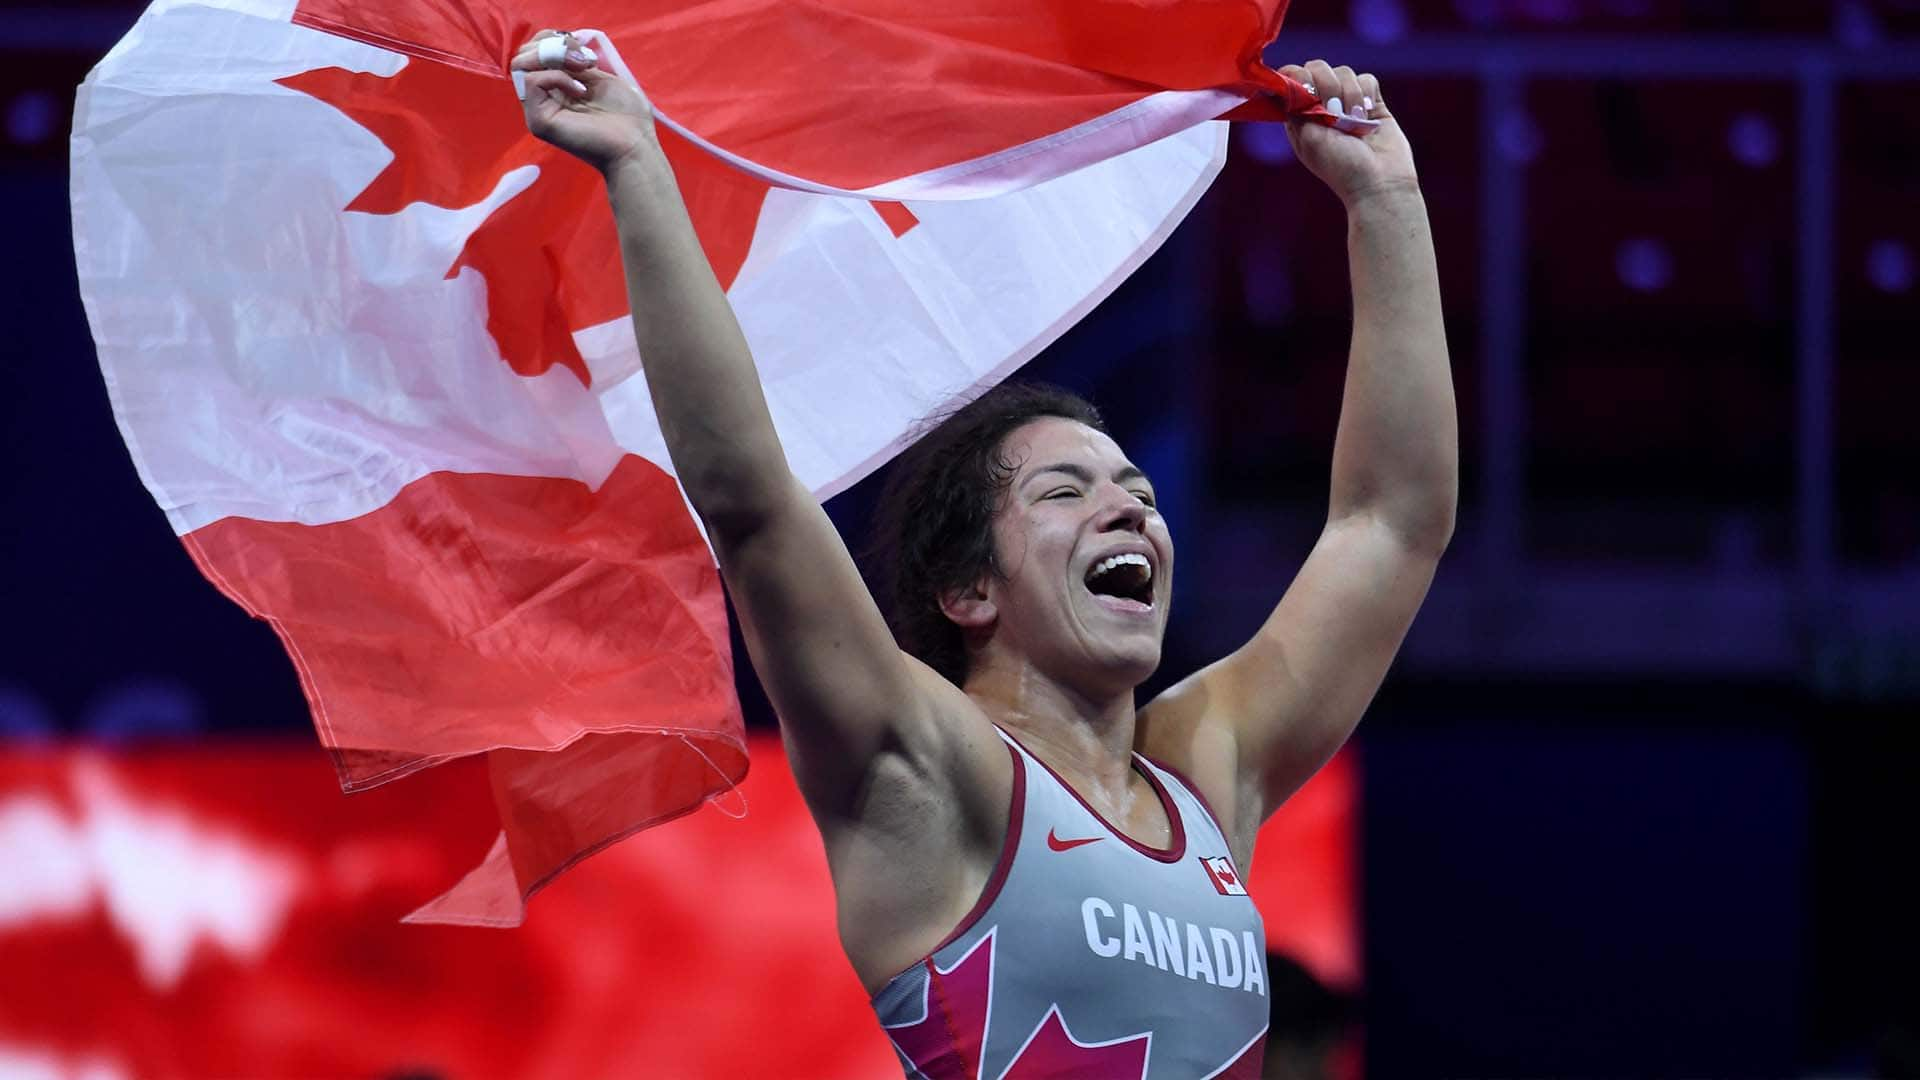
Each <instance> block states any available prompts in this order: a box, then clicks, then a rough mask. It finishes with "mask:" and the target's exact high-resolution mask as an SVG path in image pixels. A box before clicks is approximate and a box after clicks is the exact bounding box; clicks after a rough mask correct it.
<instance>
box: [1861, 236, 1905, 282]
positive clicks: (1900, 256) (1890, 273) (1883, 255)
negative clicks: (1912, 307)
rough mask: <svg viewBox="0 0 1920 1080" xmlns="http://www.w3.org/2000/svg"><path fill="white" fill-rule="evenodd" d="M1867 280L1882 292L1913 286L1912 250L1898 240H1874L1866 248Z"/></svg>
mask: <svg viewBox="0 0 1920 1080" xmlns="http://www.w3.org/2000/svg"><path fill="white" fill-rule="evenodd" d="M1867 280H1868V281H1871V282H1873V287H1874V288H1876V289H1879V290H1880V291H1881V292H1884V293H1903V292H1906V291H1908V290H1909V289H1912V288H1913V252H1912V250H1910V249H1909V248H1908V247H1907V245H1905V244H1903V243H1901V242H1900V241H1898V240H1876V241H1874V242H1873V246H1872V247H1870V248H1868V249H1867Z"/></svg>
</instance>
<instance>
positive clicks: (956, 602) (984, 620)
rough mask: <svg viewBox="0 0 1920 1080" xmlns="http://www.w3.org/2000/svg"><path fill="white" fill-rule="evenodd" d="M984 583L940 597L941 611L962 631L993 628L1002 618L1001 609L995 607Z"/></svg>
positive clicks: (977, 583)
mask: <svg viewBox="0 0 1920 1080" xmlns="http://www.w3.org/2000/svg"><path fill="white" fill-rule="evenodd" d="M984 584H985V583H984V582H976V583H975V584H973V585H969V586H967V587H966V588H964V589H954V590H952V591H950V592H947V593H943V594H942V595H941V597H940V611H941V612H942V613H943V614H945V615H946V617H947V618H949V619H952V620H953V623H954V625H955V626H958V627H959V628H960V629H962V630H965V631H968V632H970V633H971V632H975V631H980V630H985V629H988V628H989V627H991V626H993V623H994V620H996V619H998V618H999V617H1000V609H999V608H997V607H995V606H994V603H993V600H992V599H991V598H990V597H988V596H987V590H986V589H985V588H984V587H983V585H984Z"/></svg>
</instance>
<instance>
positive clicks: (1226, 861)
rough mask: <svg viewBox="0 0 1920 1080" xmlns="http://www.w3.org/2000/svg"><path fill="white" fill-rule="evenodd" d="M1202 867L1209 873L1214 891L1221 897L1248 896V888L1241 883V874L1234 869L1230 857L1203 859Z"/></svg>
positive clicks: (1201, 861)
mask: <svg viewBox="0 0 1920 1080" xmlns="http://www.w3.org/2000/svg"><path fill="white" fill-rule="evenodd" d="M1200 865H1201V866H1202V867H1203V868H1205V870H1206V871H1207V880H1208V881H1211V882H1213V888H1214V891H1215V892H1218V893H1219V894H1220V895H1221V896H1245V895H1247V887H1246V886H1245V885H1243V884H1241V883H1240V874H1239V872H1238V871H1236V870H1235V869H1234V868H1233V860H1232V859H1231V858H1229V857H1228V856H1225V855H1216V856H1214V857H1213V858H1210V859H1209V858H1202V859H1201V860H1200Z"/></svg>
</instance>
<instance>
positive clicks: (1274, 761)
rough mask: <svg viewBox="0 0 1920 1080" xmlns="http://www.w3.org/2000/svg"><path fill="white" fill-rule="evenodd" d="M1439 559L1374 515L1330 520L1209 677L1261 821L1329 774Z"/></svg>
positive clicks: (1243, 784) (1247, 797)
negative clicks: (1270, 607)
mask: <svg viewBox="0 0 1920 1080" xmlns="http://www.w3.org/2000/svg"><path fill="white" fill-rule="evenodd" d="M1438 561H1439V552H1438V551H1437V550H1427V549H1423V548H1421V547H1418V546H1415V545H1411V544H1409V543H1407V542H1406V541H1405V540H1404V539H1402V537H1401V536H1400V534H1398V533H1396V532H1395V531H1394V530H1393V529H1392V528H1390V527H1388V526H1386V525H1384V524H1382V523H1380V522H1378V521H1377V520H1375V519H1372V518H1369V517H1366V516H1364V515H1356V516H1353V517H1350V518H1346V519H1343V520H1339V521H1334V522H1330V523H1329V524H1328V525H1327V528H1326V530H1325V531H1324V532H1323V533H1321V536H1320V540H1319V542H1318V543H1316V544H1315V545H1314V549H1313V551H1312V553H1311V554H1309V555H1308V556H1307V561H1306V563H1305V564H1304V565H1303V566H1302V567H1301V569H1300V573H1299V574H1298V576H1296V577H1295V578H1294V580H1293V584H1292V585H1291V586H1290V587H1289V588H1288V589H1287V592H1286V594H1285V596H1283V597H1282V598H1281V600H1280V603H1279V605H1278V606H1277V607H1275V609H1274V611H1273V614H1272V615H1270V616H1269V617H1268V618H1267V621H1266V623H1265V624H1264V625H1262V626H1261V627H1260V629H1259V631H1258V632H1257V633H1255V634H1254V636H1253V638H1252V640H1250V641H1248V642H1247V644H1245V645H1243V646H1242V647H1241V648H1240V649H1238V650H1237V651H1235V652H1234V653H1233V654H1232V655H1231V656H1228V657H1227V658H1226V659H1224V660H1222V661H1220V662H1219V663H1218V664H1216V665H1215V666H1214V667H1213V668H1212V669H1209V671H1208V672H1206V673H1205V678H1206V680H1207V681H1208V682H1209V683H1210V684H1212V687H1213V696H1214V697H1215V698H1216V699H1217V700H1216V702H1215V707H1214V708H1213V709H1210V710H1209V712H1210V713H1212V714H1213V715H1214V717H1215V718H1216V719H1217V721H1218V722H1220V723H1221V724H1223V725H1224V726H1225V727H1227V728H1228V729H1229V730H1231V732H1232V737H1233V742H1234V744H1235V748H1236V759H1237V773H1238V777H1237V784H1236V786H1237V787H1238V788H1239V789H1240V791H1241V792H1242V793H1243V796H1244V797H1243V799H1242V802H1243V806H1244V804H1245V803H1247V802H1252V803H1254V804H1256V805H1252V806H1245V809H1244V813H1245V814H1246V815H1247V816H1249V817H1251V818H1252V819H1253V820H1252V824H1253V826H1255V827H1257V826H1258V824H1259V821H1260V820H1261V819H1264V818H1265V816H1266V815H1268V814H1270V813H1272V812H1273V811H1274V810H1275V809H1277V808H1278V807H1279V806H1280V804H1281V803H1282V802H1284V801H1285V800H1286V798H1287V797H1288V796H1289V795H1291V794H1292V793H1293V792H1294V791H1296V790H1297V789H1299V787H1300V786H1301V785H1302V784H1305V783H1306V782H1307V780H1308V779H1309V778H1311V777H1312V776H1313V774H1314V773H1315V772H1317V771H1319V769H1320V766H1322V765H1324V764H1325V763H1326V762H1327V760H1328V759H1329V758H1331V757H1332V756H1333V755H1334V753H1335V752H1336V751H1337V750H1339V749H1340V747H1341V745H1342V744H1344V743H1345V742H1346V741H1347V737H1348V736H1349V735H1351V734H1352V733H1353V729H1354V727H1355V726H1356V725H1357V724H1359V722H1360V717H1361V714H1362V713H1364V712H1365V711H1366V708H1367V705H1368V704H1369V703H1371V702H1372V700H1373V696H1374V694H1375V692H1376V691H1378V690H1379V688H1380V683H1381V681H1382V680H1383V679H1385V677H1386V674H1387V668H1388V667H1389V666H1390V665H1391V664H1392V663H1393V658H1394V655H1395V654H1396V653H1397V652H1398V651H1399V649H1400V643H1401V641H1402V640H1403V639H1404V638H1405V637H1406V634H1407V629H1408V628H1409V627H1410V626H1412V625H1413V617H1414V615H1415V613H1416V612H1418V611H1419V609H1420V604H1421V602H1422V601H1423V600H1424V599H1425V598H1426V595H1427V588H1428V586H1429V585H1431V584H1432V582H1433V574H1434V569H1435V567H1436V566H1437V564H1438Z"/></svg>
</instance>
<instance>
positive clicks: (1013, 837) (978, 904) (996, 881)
mask: <svg viewBox="0 0 1920 1080" xmlns="http://www.w3.org/2000/svg"><path fill="white" fill-rule="evenodd" d="M1007 756H1008V757H1011V758H1012V759H1013V796H1012V797H1011V798H1010V799H1008V800H1007V836H1006V839H1004V840H1002V841H1001V842H1000V858H998V859H997V860H995V861H994V864H993V873H992V874H990V875H988V877H987V887H986V888H984V889H981V890H980V899H978V900H975V901H974V902H973V910H971V911H969V912H967V914H966V916H965V917H964V918H962V919H961V920H960V924H959V925H958V926H955V927H954V928H953V933H951V934H948V935H947V936H946V937H944V938H942V939H941V941H940V944H938V945H935V946H934V947H933V948H931V949H928V950H927V960H928V961H931V960H932V959H933V957H934V954H936V953H938V952H939V951H940V950H941V949H944V948H946V947H947V946H949V945H951V944H953V943H954V942H956V941H958V940H960V935H962V934H964V933H966V932H967V931H968V930H971V929H973V924H974V923H976V922H979V921H980V916H982V915H985V914H986V913H987V908H989V907H991V906H993V902H994V901H995V900H997V899H999V897H1000V887H1001V886H1002V885H1005V884H1006V883H1007V874H1008V873H1009V872H1010V871H1011V870H1012V869H1013V853H1014V852H1016V851H1018V850H1020V825H1021V821H1022V819H1024V818H1025V817H1026V816H1027V766H1026V764H1025V763H1024V762H1022V761H1021V760H1020V752H1019V751H1018V750H1015V749H1014V748H1013V747H1011V746H1009V747H1007Z"/></svg>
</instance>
